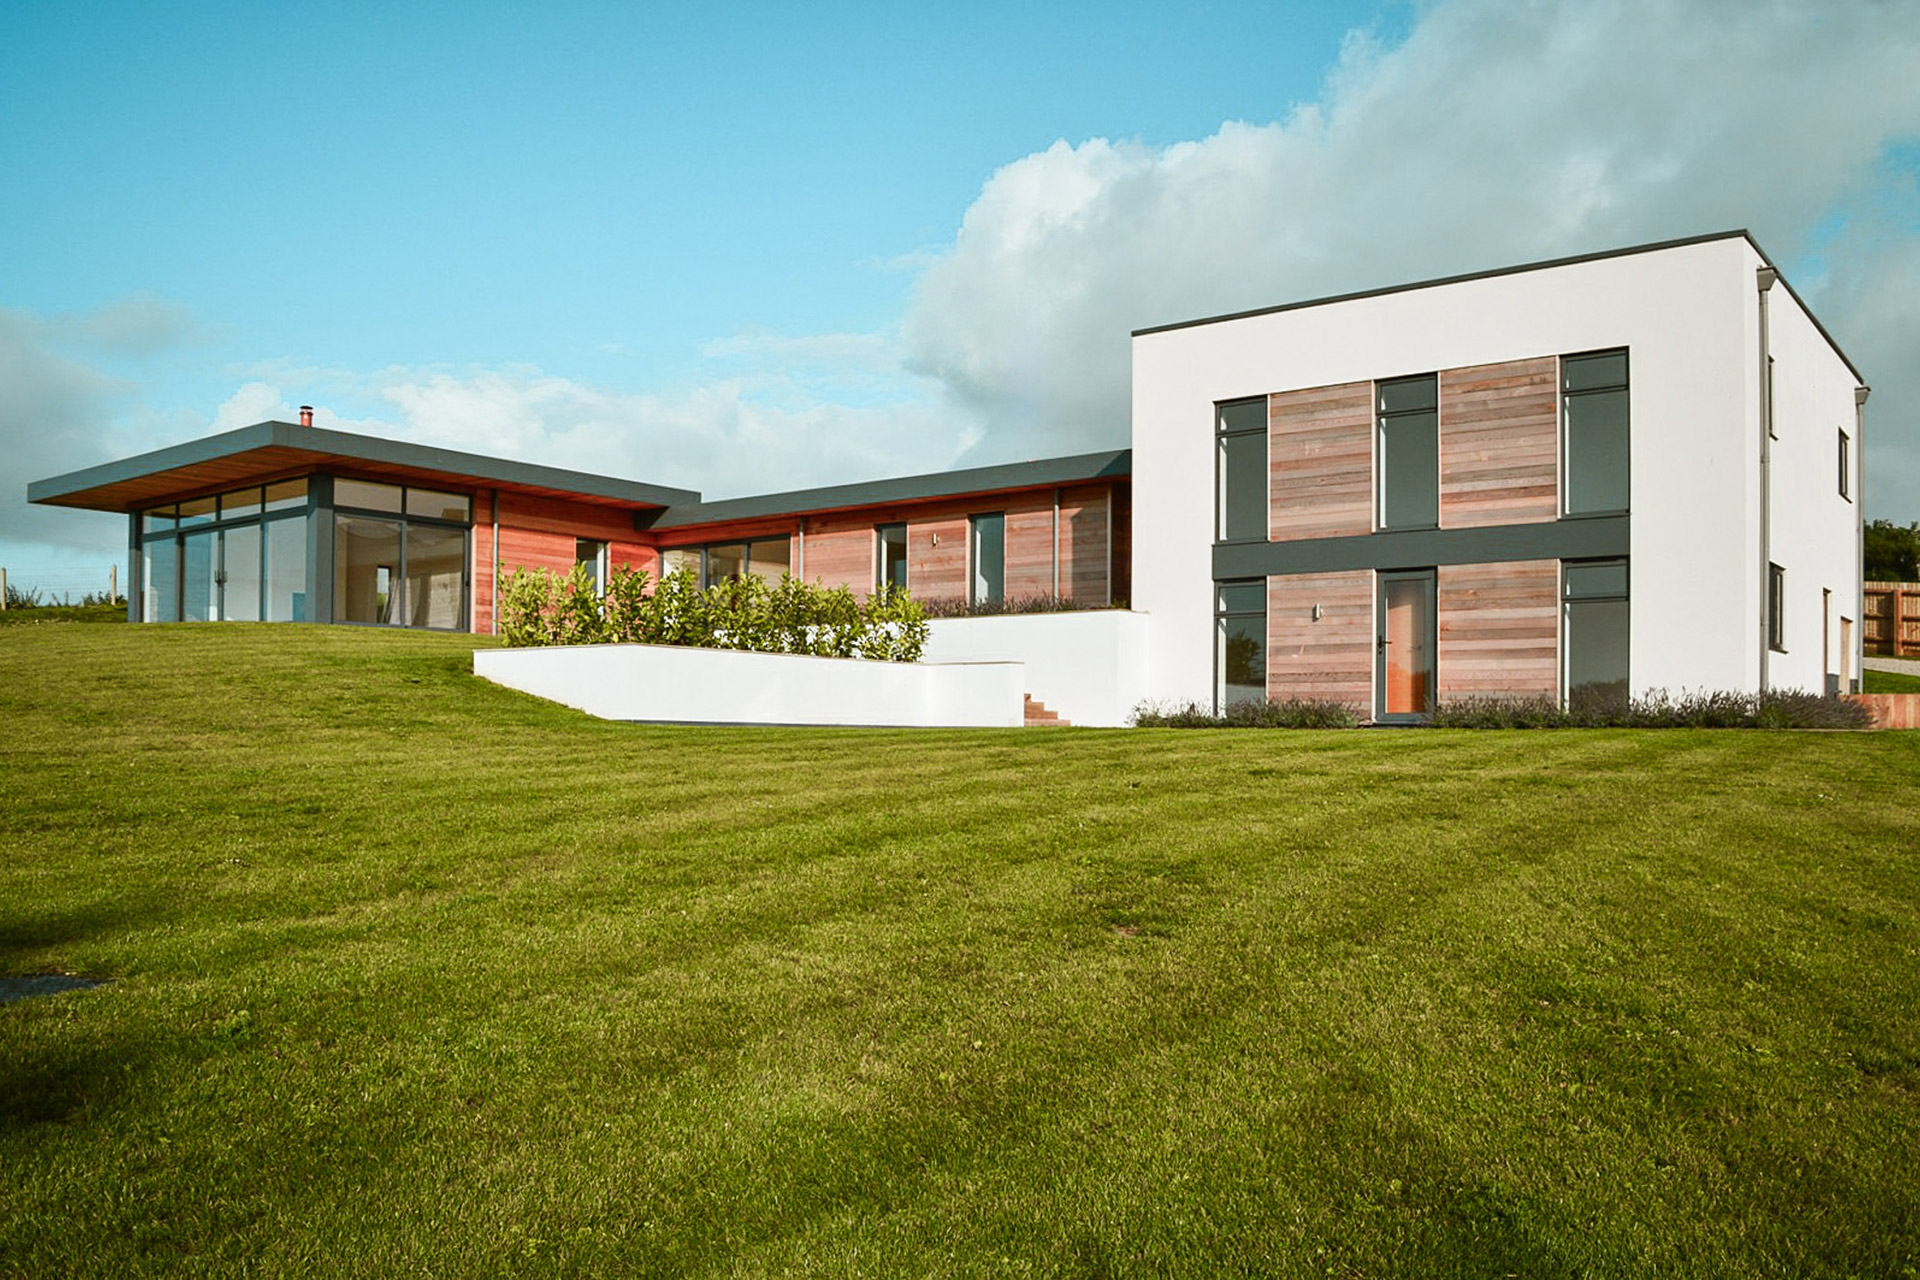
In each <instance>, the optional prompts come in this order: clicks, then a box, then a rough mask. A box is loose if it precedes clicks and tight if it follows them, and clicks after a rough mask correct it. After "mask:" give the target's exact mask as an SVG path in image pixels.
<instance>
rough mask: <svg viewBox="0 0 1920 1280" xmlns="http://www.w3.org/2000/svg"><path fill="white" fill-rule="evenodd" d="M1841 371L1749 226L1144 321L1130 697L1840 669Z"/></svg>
mask: <svg viewBox="0 0 1920 1280" xmlns="http://www.w3.org/2000/svg"><path fill="white" fill-rule="evenodd" d="M1866 392H1867V388H1866V386H1865V384H1864V381H1863V379H1862V378H1861V376H1860V374H1859V372H1858V371H1857V370H1856V369H1855V368H1854V367H1853V365H1852V364H1851V363H1849V362H1848V360H1847V358H1846V356H1845V355H1844V354H1843V353H1842V352H1841V351H1840V349H1839V348H1838V346H1837V345H1835V343H1834V341H1833V339H1832V338H1831V337H1830V336H1829V335H1828V334H1827V332H1826V331H1825V330H1824V329H1823V328H1822V327H1821V326H1820V324H1819V322H1818V321H1817V320H1815V319H1814V317H1813V315H1812V314H1811V312H1809V311H1808V310H1807V308H1806V307H1805V305H1803V304H1802V303H1801V301H1800V299H1799V298H1798V297H1797V296H1796V295H1795V294H1794V293H1793V291H1792V290H1791V289H1790V288H1789V287H1788V286H1787V284H1786V282H1785V281H1784V280H1782V279H1781V278H1780V276H1779V274H1778V272H1777V271H1776V270H1775V269H1774V268H1773V266H1772V265H1771V264H1770V263H1769V262H1768V261H1767V259H1766V257H1765V256H1764V255H1763V254H1762V253H1761V252H1760V250H1759V248H1758V247H1757V246H1756V245H1755V244H1754V243H1753V241H1752V239H1751V238H1750V237H1748V236H1747V235H1746V233H1744V232H1730V233H1726V234H1722V235H1716V236H1709V237H1703V238H1699V239H1694V240H1688V241H1680V242H1672V243H1666V244H1658V245H1648V246H1643V247H1640V248H1634V249H1626V250H1621V251H1619V252H1614V253H1607V254H1599V255H1593V256H1589V257H1583V258H1574V259H1567V260H1562V261H1556V262H1548V263H1541V264H1536V265H1532V266H1525V267H1513V268H1509V269H1506V270H1501V271H1492V272H1486V273H1481V274H1478V275H1472V276H1463V277H1456V278H1450V279H1444V280H1433V281H1428V282H1424V283H1420V284H1412V285H1405V286H1402V287H1399V288H1393V289H1384V290H1378V291H1374V292H1369V293H1364V294H1356V295H1351V296H1346V297H1336V298H1327V299H1321V300H1318V301H1313V302H1303V303H1295V304H1292V305H1288V306H1281V307H1275V308H1271V309H1268V310H1262V311H1257V312H1250V313H1245V314H1240V315H1232V316H1223V317H1219V318H1215V319H1209V320H1197V321H1191V322H1187V323H1183V324H1174V325H1167V326H1163V327H1158V328H1153V329H1146V330H1142V331H1140V332H1139V333H1136V334H1135V335H1134V342H1133V458H1134V472H1135V481H1134V494H1133V498H1134V576H1133V582H1134V590H1133V601H1132V603H1133V607H1134V608H1135V609H1137V610H1140V611H1141V612H1143V613H1145V614H1146V615H1147V617H1148V619H1149V630H1150V642H1149V644H1150V651H1151V653H1152V674H1151V680H1150V683H1151V687H1152V689H1153V692H1154V694H1155V695H1156V696H1158V697H1160V698H1165V699H1180V700H1186V699H1194V700H1206V699H1208V698H1213V699H1217V700H1218V701H1221V702H1227V701H1231V700H1234V699H1236V698H1249V697H1255V698H1257V697H1262V696H1268V697H1273V698H1277V699H1285V698H1328V699H1336V700H1339V701H1342V702H1346V703H1349V704H1352V705H1354V706H1355V707H1358V708H1361V709H1363V710H1364V711H1365V712H1367V713H1368V714H1370V715H1371V716H1372V717H1373V718H1374V719H1376V720H1380V721H1388V722H1391V721H1394V720H1402V719H1417V718H1419V717H1421V716H1422V715H1424V714H1425V712H1426V711H1427V709H1428V708H1429V707H1430V706H1431V705H1432V703H1433V702H1434V701H1435V700H1436V699H1438V700H1441V701H1446V700H1453V699H1460V698H1467V697H1513V696H1544V697H1548V698H1559V699H1569V698H1579V697H1582V696H1587V695H1590V694H1593V693H1607V692H1612V693H1619V692H1624V691H1627V690H1631V691H1633V692H1635V693H1640V692H1644V691H1646V690H1649V689H1655V688H1666V689H1670V690H1673V691H1676V692H1677V691H1680V690H1682V689H1746V690H1754V689H1764V688H1800V689H1809V690H1816V691H1818V690H1821V689H1827V690H1836V691H1837V690H1843V689H1850V688H1852V687H1854V682H1855V680H1856V677H1857V673H1858V670H1859V662H1858V659H1859V646H1860V629H1859V626H1858V625H1857V624H1858V622H1859V619H1860V617H1861V612H1860V608H1861V575H1860V568H1861V561H1860V533H1861V514H1860V513H1861V504H1860V488H1861V472H1860V458H1861V428H1862V406H1863V405H1864V404H1865V401H1866Z"/></svg>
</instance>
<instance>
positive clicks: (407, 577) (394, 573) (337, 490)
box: [333, 478, 473, 631]
mask: <svg viewBox="0 0 1920 1280" xmlns="http://www.w3.org/2000/svg"><path fill="white" fill-rule="evenodd" d="M333 505H334V508H335V514H334V517H333V620H334V621H335V622H363V623H369V624H372V625H375V626H396V627H428V628H432V629H434V630H440V631H457V630H460V629H461V628H463V627H464V626H465V625H466V617H467V599H466V595H467V522H468V520H469V519H470V518H471V517H472V512H473V503H472V499H470V498H469V497H467V496H466V495H465V494H460V493H446V492H443V491H441V490H437V489H419V488H414V487H413V486H411V485H407V486H402V485H394V484H378V483H375V482H372V481H367V480H348V479H344V478H341V479H336V480H335V481H334V482H333Z"/></svg>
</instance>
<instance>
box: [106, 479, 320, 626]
mask: <svg viewBox="0 0 1920 1280" xmlns="http://www.w3.org/2000/svg"><path fill="white" fill-rule="evenodd" d="M139 529H140V617H141V618H142V619H144V620H145V621H148V622H182V621H185V622H258V621H260V620H261V619H263V618H265V619H268V620H270V621H276V622H279V621H303V620H305V617H306V601H307V594H308V587H307V482H306V481H305V480H304V479H301V480H284V481H281V482H279V483H277V484H270V485H266V486H264V487H263V486H259V485H255V486H252V487H250V488H246V489H236V490H234V491H232V492H230V493H222V494H214V495H210V496H208V497H204V498H193V499H189V500H188V501H186V502H178V503H171V504H169V505H167V506H164V507H155V508H152V509H151V510H147V511H143V512H141V513H140V518H139Z"/></svg>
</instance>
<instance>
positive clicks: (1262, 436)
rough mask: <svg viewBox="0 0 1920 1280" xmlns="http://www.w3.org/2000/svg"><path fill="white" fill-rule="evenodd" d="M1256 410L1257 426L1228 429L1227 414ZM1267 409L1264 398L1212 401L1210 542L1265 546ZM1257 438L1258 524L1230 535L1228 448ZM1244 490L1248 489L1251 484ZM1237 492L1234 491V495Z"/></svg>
mask: <svg viewBox="0 0 1920 1280" xmlns="http://www.w3.org/2000/svg"><path fill="white" fill-rule="evenodd" d="M1255 406H1257V407H1258V409H1259V422H1258V424H1257V425H1253V424H1250V425H1242V426H1234V427H1229V426H1228V425H1227V422H1228V416H1229V411H1231V410H1237V409H1251V408H1254V407H1255ZM1269 412H1270V409H1269V405H1268V397H1267V396H1264V395H1259V396H1238V397H1235V398H1234V399H1231V400H1216V401H1215V402H1214V405H1213V538H1214V541H1215V542H1265V541H1267V539H1268V537H1269V536H1270V533H1271V529H1272V509H1273V445H1272V441H1271V435H1272V432H1271V429H1270V426H1269V423H1268V415H1269ZM1255 437H1258V438H1259V440H1260V468H1259V471H1260V483H1259V492H1260V494H1261V502H1260V522H1259V529H1258V530H1257V531H1253V530H1246V531H1240V532H1237V533H1235V532H1230V531H1229V529H1228V516H1229V514H1230V513H1231V512H1233V511H1234V507H1233V506H1232V505H1231V504H1230V503H1229V502H1228V497H1229V494H1228V485H1229V480H1230V475H1231V473H1232V469H1231V468H1229V467H1228V465H1227V459H1228V457H1229V455H1230V453H1231V446H1232V445H1233V444H1235V443H1242V442H1245V441H1248V440H1251V439H1254V438H1255ZM1248 487H1249V488H1252V483H1251V481H1249V482H1248ZM1236 492H1237V491H1236Z"/></svg>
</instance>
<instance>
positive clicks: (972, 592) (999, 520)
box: [967, 511, 1007, 605]
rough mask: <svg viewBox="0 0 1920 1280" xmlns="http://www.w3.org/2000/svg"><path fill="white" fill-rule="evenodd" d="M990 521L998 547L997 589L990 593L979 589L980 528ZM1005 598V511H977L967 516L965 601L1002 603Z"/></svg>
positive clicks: (978, 603)
mask: <svg viewBox="0 0 1920 1280" xmlns="http://www.w3.org/2000/svg"><path fill="white" fill-rule="evenodd" d="M987 521H992V522H993V523H994V526H995V528H996V529H997V530H998V538H999V548H998V558H999V561H1000V564H999V576H1000V583H999V587H1000V589H999V591H998V592H995V593H992V594H985V593H982V591H981V590H980V585H981V584H980V577H981V574H980V559H981V554H980V553H981V541H980V537H981V530H982V529H983V528H985V527H986V524H985V522H987ZM1006 598H1007V513H1006V512H1005V511H977V512H972V513H969V514H968V516H967V603H968V604H969V605H993V604H1004V603H1005V602H1006Z"/></svg>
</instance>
